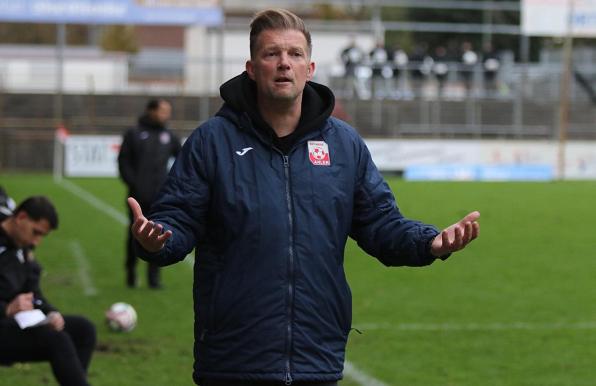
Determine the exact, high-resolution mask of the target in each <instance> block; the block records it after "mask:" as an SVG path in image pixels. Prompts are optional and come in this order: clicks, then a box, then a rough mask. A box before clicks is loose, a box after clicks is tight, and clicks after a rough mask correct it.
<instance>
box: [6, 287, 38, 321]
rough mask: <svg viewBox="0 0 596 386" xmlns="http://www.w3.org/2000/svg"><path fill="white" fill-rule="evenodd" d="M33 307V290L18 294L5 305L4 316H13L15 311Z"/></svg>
mask: <svg viewBox="0 0 596 386" xmlns="http://www.w3.org/2000/svg"><path fill="white" fill-rule="evenodd" d="M32 309H33V292H26V293H22V294H18V295H17V296H15V297H14V299H12V301H11V302H10V303H8V306H6V316H7V317H9V318H10V317H13V316H14V315H15V314H16V313H17V312H21V311H28V310H32Z"/></svg>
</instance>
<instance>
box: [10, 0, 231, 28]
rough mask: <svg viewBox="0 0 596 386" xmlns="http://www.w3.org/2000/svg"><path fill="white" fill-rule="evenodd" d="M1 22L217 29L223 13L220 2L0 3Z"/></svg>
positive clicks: (25, 0)
mask: <svg viewBox="0 0 596 386" xmlns="http://www.w3.org/2000/svg"><path fill="white" fill-rule="evenodd" d="M0 21H6V22H30V23H66V24H149V25H193V24H200V25H207V26H216V25H220V24H221V23H222V21H223V12H222V9H221V7H219V6H218V1H217V0H0Z"/></svg>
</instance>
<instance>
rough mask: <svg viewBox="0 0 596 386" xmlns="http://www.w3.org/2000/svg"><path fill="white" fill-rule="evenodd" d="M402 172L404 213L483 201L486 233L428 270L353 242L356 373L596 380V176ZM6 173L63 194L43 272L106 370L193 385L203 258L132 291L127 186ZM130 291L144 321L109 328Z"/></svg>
mask: <svg viewBox="0 0 596 386" xmlns="http://www.w3.org/2000/svg"><path fill="white" fill-rule="evenodd" d="M390 183H391V187H392V188H393V190H394V192H395V193H396V195H397V198H398V202H399V204H400V207H401V209H402V211H403V212H404V214H405V215H407V216H409V217H412V218H417V219H420V220H423V221H425V222H430V223H434V224H436V225H437V226H439V227H444V226H447V225H449V224H450V223H452V222H454V221H456V220H458V219H459V218H460V217H462V216H463V215H465V214H466V213H467V212H468V211H470V210H473V209H477V210H480V212H481V213H482V217H481V219H480V222H481V224H482V225H481V237H480V238H479V239H478V240H476V241H475V242H474V243H473V244H472V245H471V246H470V247H469V248H468V249H466V250H464V251H462V252H460V253H457V254H455V255H453V256H452V257H451V258H450V259H449V260H448V261H446V262H437V263H435V264H433V265H432V266H430V267H426V268H422V269H419V268H390V269H389V268H385V267H383V266H382V265H381V264H380V263H378V262H376V261H375V260H374V259H373V258H371V257H369V256H367V255H365V254H364V253H363V252H362V251H360V250H359V249H358V248H357V247H356V246H355V245H354V243H349V244H348V247H347V251H346V269H347V272H348V276H349V279H350V283H351V286H352V291H353V298H354V316H353V325H354V327H356V328H358V329H359V330H360V331H361V332H362V333H361V334H358V333H356V332H353V333H352V335H351V336H350V342H349V347H348V354H347V356H348V360H349V361H350V363H351V364H352V365H353V366H354V367H355V368H356V369H357V370H356V371H351V372H350V373H349V374H346V379H345V380H344V381H342V382H341V385H342V386H357V385H366V386H373V385H374V384H375V382H382V384H385V385H394V386H401V385H408V386H411V385H419V386H436V385H458V386H460V385H461V386H463V385H466V386H468V385H469V386H472V385H474V386H475V385H499V386H501V385H503V386H505V385H507V386H508V385H524V386H525V385H536V386H538V385H540V386H546V385H561V386H563V385H571V386H580V385H595V384H596V370H595V366H594V363H595V362H596V308H595V307H594V299H596V285H595V284H594V283H595V281H594V276H595V275H596V252H595V249H596V248H595V247H596V243H595V242H594V240H595V238H594V236H593V233H594V229H595V226H594V218H596V205H594V197H596V182H553V183H439V182H416V183H414V182H405V181H403V180H398V179H392V180H390ZM0 185H3V186H4V187H5V188H6V189H7V191H8V192H9V193H10V194H11V195H12V196H13V197H14V198H15V199H16V200H17V201H19V200H20V199H22V198H24V197H26V196H27V195H31V194H40V193H41V194H46V195H48V196H49V197H50V198H51V199H52V200H53V201H54V202H55V203H56V206H57V207H58V210H59V212H60V215H61V224H60V228H59V230H58V231H56V232H55V233H53V234H51V235H50V236H49V237H48V238H47V239H46V240H44V242H43V243H42V245H41V246H40V248H39V249H38V251H37V256H38V259H39V260H40V261H41V263H42V264H43V266H44V268H45V276H44V277H43V279H42V280H43V281H42V285H43V288H44V291H45V293H46V296H47V297H48V298H49V299H50V300H51V301H52V302H53V303H54V304H55V305H56V306H58V307H59V308H60V309H61V310H62V312H63V313H81V314H85V315H87V316H88V317H90V318H91V319H92V320H94V321H95V322H96V324H97V327H98V334H99V347H98V350H97V352H96V354H95V356H94V359H93V362H92V365H91V369H90V381H91V383H92V384H93V385H94V386H108V385H109V386H112V385H127V386H137V385H138V386H141V385H142V386H161V385H176V386H177V385H191V384H192V381H191V371H192V343H193V336H192V321H193V315H192V293H191V286H192V269H191V268H192V267H191V263H189V262H186V261H185V262H182V263H180V264H177V265H174V266H172V267H168V268H167V269H164V270H163V279H164V280H163V281H164V284H165V286H166V288H165V289H164V290H163V291H150V290H149V289H147V286H146V280H142V281H141V287H140V288H138V289H134V290H130V289H127V288H125V286H124V269H123V247H124V235H125V225H124V221H123V219H125V217H124V216H123V215H124V214H125V213H126V212H125V206H124V198H125V189H124V187H123V186H122V184H121V183H120V182H119V181H118V180H115V179H69V180H67V181H66V182H65V183H62V184H55V183H54V182H52V179H51V177H49V176H46V175H2V176H0ZM98 200H99V201H98ZM90 202H92V203H94V205H95V206H93V205H92V204H91V203H90ZM106 205H107V206H109V207H111V208H112V209H109V207H106ZM106 208H108V209H106ZM106 210H107V212H106ZM139 268H140V269H141V271H140V273H142V274H143V275H142V276H141V278H142V279H145V276H144V273H145V266H144V265H140V266H139ZM115 301H126V302H129V303H131V304H133V305H134V306H135V307H136V309H137V312H138V314H139V324H138V326H137V328H136V329H135V330H134V331H133V332H131V333H129V334H117V333H112V332H110V331H108V329H107V327H105V325H104V323H103V313H104V311H105V309H106V308H107V307H108V306H109V305H110V304H111V303H113V302H115ZM0 344H1V342H0ZM367 377H368V378H367ZM376 384H377V385H378V384H379V383H376ZM0 385H25V386H29V385H31V386H37V385H55V382H54V380H53V377H52V376H51V373H50V369H49V366H48V365H47V364H45V363H42V364H22V365H15V366H13V367H11V368H5V367H0Z"/></svg>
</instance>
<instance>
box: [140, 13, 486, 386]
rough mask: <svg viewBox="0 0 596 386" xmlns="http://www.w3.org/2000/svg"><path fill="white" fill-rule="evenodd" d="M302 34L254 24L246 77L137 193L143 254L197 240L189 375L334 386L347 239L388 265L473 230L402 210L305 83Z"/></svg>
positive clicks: (344, 308) (263, 19)
mask: <svg viewBox="0 0 596 386" xmlns="http://www.w3.org/2000/svg"><path fill="white" fill-rule="evenodd" d="M311 48H312V45H311V40H310V34H309V32H308V31H307V30H306V27H305V26H304V22H303V21H302V20H301V19H300V18H298V17H297V16H296V15H294V14H293V13H291V12H289V11H286V10H280V9H271V10H265V11H262V12H260V13H258V14H257V15H256V16H255V18H254V19H253V21H252V23H251V31H250V53H251V57H250V60H248V61H247V62H246V71H245V72H243V73H242V74H240V75H238V76H237V77H235V78H233V79H231V80H229V81H227V82H226V83H224V84H223V85H222V86H221V88H220V93H221V96H222V98H223V100H224V105H223V106H222V108H221V109H220V110H219V112H218V113H217V115H216V116H215V117H213V118H211V119H209V120H208V121H207V122H205V123H203V124H202V125H201V126H200V127H199V128H198V129H197V130H195V131H194V132H193V134H192V135H191V136H190V137H189V138H188V140H187V141H186V142H185V144H184V147H183V148H182V151H181V153H180V156H179V157H178V158H177V160H176V162H175V164H174V166H173V167H172V170H171V171H170V174H169V175H168V178H167V180H166V182H165V183H164V185H163V187H162V189H161V191H160V193H159V197H158V199H157V200H156V202H155V204H154V205H153V207H152V209H151V212H150V213H149V214H148V215H147V216H148V217H149V218H150V219H151V220H149V219H148V218H147V217H145V215H144V214H143V211H142V208H141V207H140V206H139V204H138V203H137V202H136V200H135V199H134V198H132V197H130V198H129V205H130V207H131V210H132V211H133V213H134V218H135V220H134V223H133V226H132V232H133V235H134V237H135V239H136V240H137V243H136V246H137V250H138V253H139V256H140V257H141V258H143V259H146V260H148V261H152V262H154V263H157V264H160V265H168V264H173V263H176V262H179V261H181V260H183V259H184V257H185V256H186V255H187V254H188V253H189V252H190V251H191V250H192V249H193V248H195V247H196V248H195V268H194V275H195V276H194V287H193V291H194V296H193V298H194V311H195V327H194V331H195V346H194V356H195V364H194V373H193V379H194V381H195V382H196V383H197V384H198V385H201V386H240V385H242V386H246V385H251V386H265V385H267V386H277V385H300V386H306V385H309V386H314V385H318V386H323V385H324V386H335V385H337V381H338V380H339V379H341V378H342V372H343V366H344V358H345V347H346V343H347V338H348V334H349V332H350V329H351V317H352V316H351V307H352V306H351V303H352V302H351V294H350V288H349V286H348V283H347V279H346V275H345V272H344V266H343V261H344V255H343V254H344V248H345V245H346V242H347V238H348V237H352V238H353V239H355V240H356V241H357V242H358V244H359V245H360V247H361V248H363V249H364V250H365V251H366V252H367V253H369V254H371V255H372V256H374V257H376V258H377V259H378V260H380V261H381V262H382V263H383V264H385V265H387V266H400V265H409V266H423V265H428V264H431V263H433V262H434V261H435V260H436V259H446V258H447V257H448V256H449V254H450V253H451V252H454V251H457V250H460V249H462V248H464V247H465V246H466V245H467V244H468V243H469V242H471V241H472V240H473V239H475V238H476V237H477V236H478V232H479V224H478V222H477V219H478V218H479V215H480V214H479V213H478V212H472V213H470V214H468V215H467V216H465V217H464V218H463V219H462V220H460V221H458V222H457V223H455V224H453V225H451V226H449V227H448V228H446V229H445V230H443V231H442V232H440V231H439V230H437V229H436V228H435V227H434V226H432V225H427V224H423V223H421V222H418V221H414V220H410V219H407V218H405V217H404V216H403V215H402V214H401V212H400V211H399V209H398V208H397V206H396V203H395V199H394V196H393V194H392V192H391V190H390V189H389V186H388V185H387V184H386V183H385V182H384V180H383V178H382V176H381V175H380V173H379V171H378V170H377V168H376V167H375V165H374V163H373V161H372V158H371V155H370V153H369V152H368V149H367V148H366V145H365V144H364V141H363V140H362V138H361V137H360V136H359V135H358V133H357V132H356V130H355V129H354V128H352V127H351V126H349V125H348V124H347V123H345V122H343V121H340V120H339V119H337V118H334V117H332V116H331V114H332V111H333V107H334V104H335V98H334V96H333V93H332V92H331V90H330V89H329V88H327V87H325V86H323V85H320V84H317V83H314V82H311V78H312V75H313V72H314V69H315V65H314V63H313V62H311V60H310V57H311Z"/></svg>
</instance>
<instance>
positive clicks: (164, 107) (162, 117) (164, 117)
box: [150, 101, 172, 125]
mask: <svg viewBox="0 0 596 386" xmlns="http://www.w3.org/2000/svg"><path fill="white" fill-rule="evenodd" d="M150 114H151V119H153V120H154V121H156V122H159V123H161V124H162V125H165V124H166V123H167V122H168V121H169V120H170V117H171V116H172V106H171V105H170V104H169V103H168V102H165V101H161V102H160V103H159V105H158V106H157V109H155V110H153V111H151V112H150Z"/></svg>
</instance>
